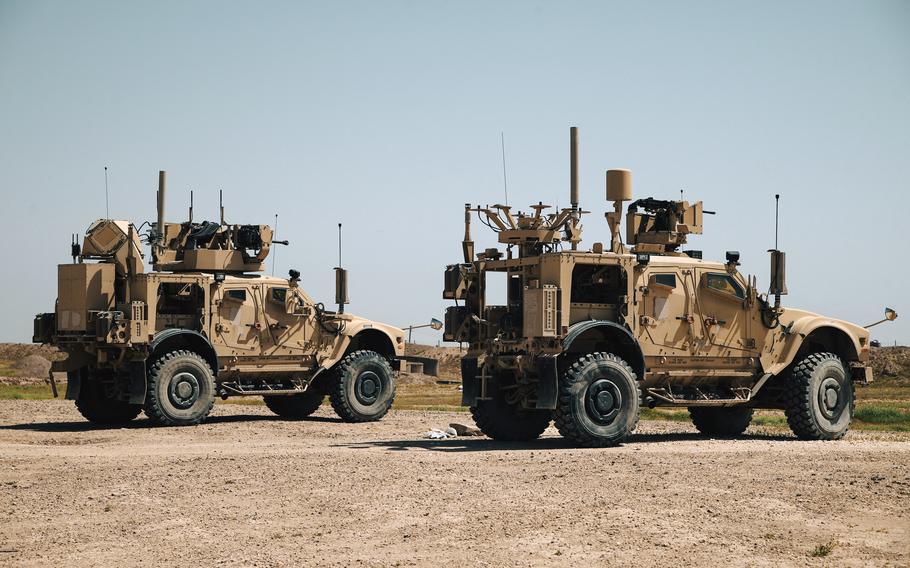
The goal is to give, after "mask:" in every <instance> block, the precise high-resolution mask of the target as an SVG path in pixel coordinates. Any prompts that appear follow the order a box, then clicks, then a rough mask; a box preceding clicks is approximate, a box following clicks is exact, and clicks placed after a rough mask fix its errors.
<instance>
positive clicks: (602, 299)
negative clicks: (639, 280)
mask: <svg viewBox="0 0 910 568" xmlns="http://www.w3.org/2000/svg"><path fill="white" fill-rule="evenodd" d="M624 276H625V273H624V272H623V270H622V268H620V267H619V266H616V265H607V266H603V265H590V264H588V265H585V264H578V265H576V266H575V268H573V269H572V303H574V304H618V303H619V296H621V295H622V294H624V293H625V290H624V289H625V282H624V280H625V278H624Z"/></svg>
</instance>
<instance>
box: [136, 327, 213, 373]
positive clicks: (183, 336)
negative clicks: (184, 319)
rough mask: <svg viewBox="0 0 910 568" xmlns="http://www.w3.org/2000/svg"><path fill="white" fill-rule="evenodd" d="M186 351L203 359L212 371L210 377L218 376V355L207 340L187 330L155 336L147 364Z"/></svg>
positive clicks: (166, 330) (167, 330) (170, 330)
mask: <svg viewBox="0 0 910 568" xmlns="http://www.w3.org/2000/svg"><path fill="white" fill-rule="evenodd" d="M178 349H187V350H189V351H192V352H194V353H197V354H198V355H199V356H200V357H202V358H203V359H205V362H206V363H208V364H209V367H211V369H212V375H213V376H218V354H217V353H216V352H215V348H214V347H213V346H212V344H211V343H210V342H209V340H208V338H207V337H205V336H204V335H202V334H201V333H199V332H198V331H192V330H189V329H165V330H164V331H161V332H159V333H158V334H157V335H155V338H154V339H153V340H152V344H151V345H150V351H149V358H148V364H152V363H154V362H155V361H157V360H158V358H159V357H161V356H162V355H163V354H165V353H169V352H171V351H176V350H178Z"/></svg>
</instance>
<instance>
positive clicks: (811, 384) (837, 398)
mask: <svg viewBox="0 0 910 568" xmlns="http://www.w3.org/2000/svg"><path fill="white" fill-rule="evenodd" d="M854 408H855V401H854V398H853V381H852V380H851V379H850V374H849V373H848V372H847V368H846V366H845V365H844V362H843V361H841V359H840V357H838V356H837V355H835V354H834V353H812V354H811V355H808V356H807V357H805V358H804V359H802V360H800V361H799V362H798V363H797V364H796V365H795V366H794V367H793V370H792V371H791V372H790V376H789V377H787V380H786V383H785V386H784V412H785V413H786V415H787V423H788V424H789V425H790V429H791V430H793V433H794V434H796V436H797V437H798V438H799V439H801V440H839V439H840V438H843V437H844V434H846V433H847V429H848V428H849V427H850V421H851V420H853V410H854Z"/></svg>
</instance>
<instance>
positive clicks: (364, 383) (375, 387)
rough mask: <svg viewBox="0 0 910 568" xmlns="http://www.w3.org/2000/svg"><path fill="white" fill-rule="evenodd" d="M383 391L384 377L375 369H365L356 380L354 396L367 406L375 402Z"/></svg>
mask: <svg viewBox="0 0 910 568" xmlns="http://www.w3.org/2000/svg"><path fill="white" fill-rule="evenodd" d="M381 393H382V379H380V378H379V375H377V374H376V373H374V372H373V371H364V372H362V373H360V374H359V375H357V380H356V381H354V396H356V397H357V401H358V402H360V403H361V404H365V405H367V406H369V405H371V404H375V403H376V401H377V400H379V395H380V394H381Z"/></svg>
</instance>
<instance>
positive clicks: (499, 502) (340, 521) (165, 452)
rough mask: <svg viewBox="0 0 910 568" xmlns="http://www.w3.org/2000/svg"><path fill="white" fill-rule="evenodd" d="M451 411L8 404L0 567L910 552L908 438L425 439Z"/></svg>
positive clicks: (708, 559) (746, 558)
mask: <svg viewBox="0 0 910 568" xmlns="http://www.w3.org/2000/svg"><path fill="white" fill-rule="evenodd" d="M449 422H461V423H467V424H471V422H470V417H469V415H466V414H459V413H438V412H416V411H400V412H392V413H390V414H389V416H387V417H386V418H385V419H384V420H382V421H381V422H378V423H372V424H361V425H350V424H344V423H341V422H339V421H337V420H336V419H335V418H334V416H333V415H332V414H331V411H330V409H327V408H322V409H320V410H319V411H318V412H317V414H316V416H314V417H313V418H312V419H310V420H306V421H303V422H286V421H281V420H278V419H274V418H273V417H272V416H270V415H269V414H268V411H267V410H266V409H265V408H264V407H261V406H240V405H216V407H215V413H214V415H213V417H212V418H211V419H210V421H209V422H207V423H206V424H204V425H202V426H198V427H192V428H150V427H148V425H147V423H146V422H145V421H144V420H139V421H136V422H135V423H134V424H133V425H132V426H131V427H129V428H117V429H98V428H93V427H90V426H89V425H88V424H87V423H85V422H83V421H82V419H81V417H79V415H78V414H77V413H76V411H75V409H74V408H73V407H72V405H71V403H68V402H64V401H0V565H24V566H37V565H55V566H63V565H66V566H91V565H108V566H110V565H118V566H135V565H140V564H142V565H146V566H156V565H178V564H179V565H184V566H185V565H196V566H210V565H254V566H297V565H329V566H399V565H400V566H412V565H418V566H440V565H445V566H447V568H448V567H450V566H468V565H470V566H540V565H551V566H588V565H613V566H616V565H639V566H648V565H674V566H679V565H694V566H717V565H742V566H780V565H794V566H803V565H806V566H828V565H832V564H834V565H853V566H870V565H879V566H900V565H904V566H906V565H908V563H910V511H908V506H910V435H902V434H879V433H858V432H852V433H850V434H848V436H847V438H846V439H844V440H843V441H840V442H828V443H824V442H799V441H796V440H795V439H793V438H792V437H790V436H789V435H788V434H786V433H783V432H778V431H768V430H761V429H755V428H753V429H751V430H750V431H749V432H748V434H749V435H748V436H747V437H744V438H740V439H736V440H710V439H703V438H700V437H698V436H696V435H695V431H694V430H693V429H692V428H691V427H690V426H689V425H688V424H677V423H662V422H642V423H641V424H640V426H639V431H638V434H636V435H635V436H634V437H633V438H632V440H631V441H630V442H629V443H627V444H625V445H624V446H622V447H619V448H612V449H602V450H586V449H575V448H570V447H568V446H567V445H565V444H564V443H563V442H562V440H561V439H560V438H559V437H558V436H557V434H556V432H555V430H552V429H551V430H548V431H547V433H546V434H545V437H544V438H543V439H542V440H539V441H538V442H536V443H533V444H520V445H515V444H499V443H495V442H492V441H490V440H487V439H485V438H459V439H455V440H443V441H429V440H422V439H420V433H421V432H423V431H425V430H427V429H428V428H430V427H434V426H435V427H445V426H446V425H448V423H449ZM829 543H831V544H832V548H831V550H830V553H829V554H828V556H827V557H813V556H812V551H813V550H814V549H815V548H816V547H817V546H819V545H825V544H829Z"/></svg>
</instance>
